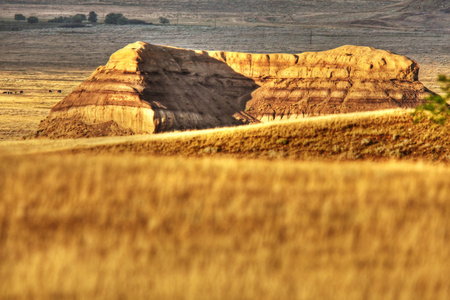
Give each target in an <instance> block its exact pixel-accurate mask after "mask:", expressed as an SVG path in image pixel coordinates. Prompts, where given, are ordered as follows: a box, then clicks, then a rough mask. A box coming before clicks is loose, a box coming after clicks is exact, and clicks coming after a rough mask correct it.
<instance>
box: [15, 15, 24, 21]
mask: <svg viewBox="0 0 450 300" xmlns="http://www.w3.org/2000/svg"><path fill="white" fill-rule="evenodd" d="M26 19H27V18H26V17H25V16H24V15H22V14H15V15H14V20H16V21H26Z"/></svg>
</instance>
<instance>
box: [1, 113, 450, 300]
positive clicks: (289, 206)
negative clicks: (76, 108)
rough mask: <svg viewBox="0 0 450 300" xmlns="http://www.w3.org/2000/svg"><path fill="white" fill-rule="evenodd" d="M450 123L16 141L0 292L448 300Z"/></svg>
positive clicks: (395, 121) (374, 121)
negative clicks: (449, 157)
mask: <svg viewBox="0 0 450 300" xmlns="http://www.w3.org/2000/svg"><path fill="white" fill-rule="evenodd" d="M408 118H409V119H408ZM370 120H371V126H368V124H369V121H370ZM326 128H328V129H326ZM410 129H411V130H410ZM447 130H448V127H435V126H434V125H431V124H429V123H427V122H424V123H420V124H412V123H411V120H410V116H409V115H408V114H407V112H404V111H400V112H399V111H388V112H379V113H366V114H354V115H346V116H330V117H323V118H315V119H311V120H300V121H291V122H278V123H273V124H262V125H254V126H245V127H236V128H226V129H215V130H205V131H192V132H185V133H182V132H180V133H178V132H176V133H168V134H160V135H154V136H128V137H116V138H93V139H72V140H48V139H42V140H41V139H38V140H26V141H9V142H7V141H4V142H2V143H0V191H1V195H2V198H1V201H0V260H1V261H2V264H1V265H0V278H1V280H0V295H1V296H0V299H395V300H397V299H408V300H410V299H420V300H422V299H448V297H450V288H449V285H448V284H447V283H448V281H449V280H450V272H449V267H450V250H449V249H450V247H449V242H448V241H449V238H450V201H449V199H450V196H449V195H450V185H449V184H448V178H449V176H450V170H449V168H448V166H447V164H442V163H438V164H437V163H436V162H434V163H433V164H432V162H433V161H441V162H447V155H448V146H447V145H446V143H447V142H446V140H445V139H442V137H443V136H446V135H447ZM280 140H281V141H282V142H279V141H280ZM285 140H287V141H288V142H287V143H286V142H285ZM217 143H221V145H220V151H218V149H219V148H215V147H216V146H217ZM438 144H439V145H438ZM345 145H346V146H345ZM440 145H443V146H440ZM256 146H257V147H260V148H259V149H258V150H255V147H256ZM337 147H347V148H345V149H342V151H341V153H337V151H338V148H337ZM380 147H384V148H383V149H384V150H377V149H379V148H380ZM330 148H331V150H330ZM417 149H422V150H421V151H422V152H418V150H417ZM405 151H409V152H405ZM349 152H350V153H349ZM280 153H283V155H281V154H280ZM377 153H378V156H376V155H375V154H377ZM257 154H259V155H257ZM251 157H253V158H258V159H249V158H251ZM367 160H375V161H378V162H368V161H367ZM380 160H381V161H384V162H380ZM401 160H406V161H403V162H402V161H401ZM411 160H417V161H416V162H413V161H411Z"/></svg>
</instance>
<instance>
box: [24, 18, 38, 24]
mask: <svg viewBox="0 0 450 300" xmlns="http://www.w3.org/2000/svg"><path fill="white" fill-rule="evenodd" d="M27 22H28V23H30V24H35V23H38V22H39V19H38V18H37V17H33V16H32V17H28V19H27Z"/></svg>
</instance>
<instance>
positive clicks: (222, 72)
mask: <svg viewBox="0 0 450 300" xmlns="http://www.w3.org/2000/svg"><path fill="white" fill-rule="evenodd" d="M418 72H419V67H418V65H417V63H416V62H414V61H412V60H410V59H408V58H406V57H404V56H400V55H395V54H392V53H390V52H388V51H383V50H377V49H373V48H369V47H358V46H342V47H339V48H337V49H333V50H329V51H323V52H315V53H312V52H311V53H302V54H249V53H236V52H222V51H194V50H186V49H180V48H174V47H166V46H156V45H151V44H147V43H143V42H137V43H134V44H131V45H128V46H127V47H125V48H123V49H121V50H119V51H117V52H116V53H114V54H113V55H112V56H111V58H110V60H109V61H108V63H107V64H106V65H105V66H101V67H99V68H98V69H97V70H96V71H95V72H94V73H93V74H92V75H91V76H90V77H89V79H87V80H86V81H85V82H83V83H82V84H81V85H80V86H79V87H78V88H77V89H75V90H74V91H73V92H72V93H71V94H69V95H68V96H67V97H65V98H64V99H63V100H62V101H61V102H60V103H58V104H57V105H56V106H55V107H54V108H53V109H52V110H51V112H50V115H49V117H48V120H47V121H46V122H43V123H42V124H43V125H42V126H49V125H48V124H51V121H52V120H56V119H64V118H70V119H78V120H81V121H82V122H84V123H86V124H90V125H92V124H100V123H105V122H109V121H113V122H115V124H117V125H118V126H119V127H120V128H123V129H127V130H131V131H132V132H134V133H156V132H164V131H173V130H185V129H201V128H212V127H219V126H220V127H221V126H233V125H240V124H246V123H253V122H259V121H271V120H278V119H291V118H303V117H306V116H314V115H322V114H332V113H347V112H357V111H368V110H378V109H387V108H399V107H402V108H409V107H415V106H417V105H418V104H420V103H422V102H423V98H424V96H425V95H426V94H427V92H428V91H427V89H426V88H425V87H424V86H423V85H422V84H421V83H420V82H419V81H418ZM40 132H41V133H42V134H43V135H45V128H40Z"/></svg>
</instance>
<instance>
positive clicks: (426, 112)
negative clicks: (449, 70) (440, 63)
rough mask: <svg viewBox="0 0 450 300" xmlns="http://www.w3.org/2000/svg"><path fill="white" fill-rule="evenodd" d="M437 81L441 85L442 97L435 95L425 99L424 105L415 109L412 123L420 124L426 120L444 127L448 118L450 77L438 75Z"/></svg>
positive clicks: (449, 111)
mask: <svg viewBox="0 0 450 300" xmlns="http://www.w3.org/2000/svg"><path fill="white" fill-rule="evenodd" d="M438 81H439V82H440V83H441V89H442V91H443V92H444V96H440V95H437V94H434V95H430V96H428V98H427V99H426V103H425V104H422V105H419V106H418V107H416V109H415V110H414V112H413V113H412V116H413V118H414V122H416V123H417V122H420V121H422V120H423V119H428V120H430V121H432V122H434V123H436V124H440V125H444V124H445V123H446V122H447V120H448V118H449V117H450V106H449V105H448V103H447V102H448V101H450V77H447V76H445V75H439V77H438Z"/></svg>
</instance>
